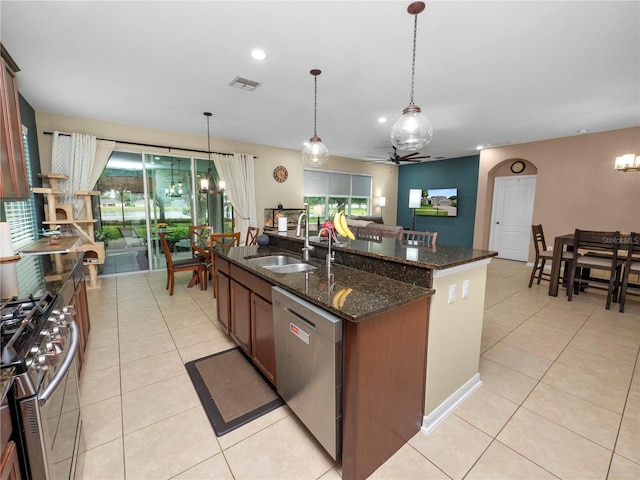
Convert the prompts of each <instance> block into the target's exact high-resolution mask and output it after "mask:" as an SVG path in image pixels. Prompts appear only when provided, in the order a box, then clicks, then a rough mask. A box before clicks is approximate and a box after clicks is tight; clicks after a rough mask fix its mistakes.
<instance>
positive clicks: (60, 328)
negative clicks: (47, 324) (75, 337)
mask: <svg viewBox="0 0 640 480" xmlns="http://www.w3.org/2000/svg"><path fill="white" fill-rule="evenodd" d="M68 329H69V325H68V324H67V322H64V323H60V324H58V325H56V326H55V327H53V328H52V329H51V332H52V333H53V334H54V335H55V336H56V337H62V336H63V335H66V334H67V332H68V331H69V330H68Z"/></svg>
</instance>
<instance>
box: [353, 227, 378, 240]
mask: <svg viewBox="0 0 640 480" xmlns="http://www.w3.org/2000/svg"><path fill="white" fill-rule="evenodd" d="M354 236H355V237H356V240H367V241H369V242H377V243H381V242H382V229H381V228H371V227H356V228H355V232H354Z"/></svg>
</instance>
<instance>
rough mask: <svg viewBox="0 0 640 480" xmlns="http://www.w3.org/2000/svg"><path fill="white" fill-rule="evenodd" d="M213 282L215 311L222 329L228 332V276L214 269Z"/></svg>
mask: <svg viewBox="0 0 640 480" xmlns="http://www.w3.org/2000/svg"><path fill="white" fill-rule="evenodd" d="M213 281H214V282H215V286H214V288H215V291H216V292H217V296H216V311H217V313H218V321H219V322H220V323H221V324H222V326H223V327H224V331H225V332H227V333H229V327H230V322H229V315H230V303H229V277H227V276H226V275H225V274H224V273H222V272H221V271H220V270H216V271H215V275H214V277H213Z"/></svg>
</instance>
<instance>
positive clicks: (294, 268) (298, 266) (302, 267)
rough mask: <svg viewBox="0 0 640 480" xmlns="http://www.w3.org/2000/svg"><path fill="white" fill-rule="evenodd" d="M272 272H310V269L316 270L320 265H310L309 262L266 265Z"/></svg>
mask: <svg viewBox="0 0 640 480" xmlns="http://www.w3.org/2000/svg"><path fill="white" fill-rule="evenodd" d="M266 268H268V269H269V270H271V271H272V272H276V273H296V272H308V271H309V270H315V269H316V268H318V267H314V266H313V265H309V264H308V263H290V264H289V265H280V266H277V267H266Z"/></svg>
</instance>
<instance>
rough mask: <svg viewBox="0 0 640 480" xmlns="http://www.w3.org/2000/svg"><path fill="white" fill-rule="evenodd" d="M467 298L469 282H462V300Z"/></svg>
mask: <svg viewBox="0 0 640 480" xmlns="http://www.w3.org/2000/svg"><path fill="white" fill-rule="evenodd" d="M468 296H469V280H465V281H464V282H462V298H467V297H468Z"/></svg>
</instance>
